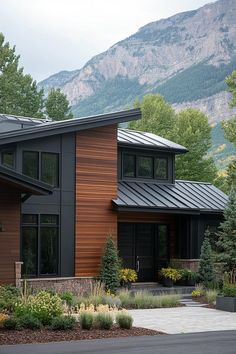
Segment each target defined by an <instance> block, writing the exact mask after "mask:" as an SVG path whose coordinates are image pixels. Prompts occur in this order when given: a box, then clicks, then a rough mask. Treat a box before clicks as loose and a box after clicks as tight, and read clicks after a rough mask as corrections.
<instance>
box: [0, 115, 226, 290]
mask: <svg viewBox="0 0 236 354" xmlns="http://www.w3.org/2000/svg"><path fill="white" fill-rule="evenodd" d="M140 118H141V113H140V110H139V109H133V110H128V111H122V112H115V113H110V114H104V115H99V116H91V117H86V118H75V119H72V120H67V121H61V122H45V121H43V120H36V119H31V118H23V117H14V116H6V115H0V283H14V282H15V281H19V278H20V263H19V262H21V261H22V262H23V264H22V270H21V272H22V278H25V277H26V278H28V279H32V280H31V281H32V283H34V284H37V285H38V284H41V285H42V284H43V285H45V283H48V284H50V287H51V286H52V283H53V282H57V283H60V282H65V281H67V280H68V281H69V282H70V284H71V283H72V282H74V283H78V284H80V283H82V282H84V281H85V280H86V279H91V277H95V276H96V275H97V274H98V272H99V268H100V261H101V256H102V253H103V248H104V244H105V242H106V239H107V236H108V234H112V235H113V237H114V239H115V240H117V246H118V249H119V252H120V256H121V257H122V259H123V262H124V266H126V267H131V268H133V269H136V270H137V271H138V280H139V281H143V282H151V281H156V280H157V279H158V270H159V269H160V268H161V267H163V266H165V265H167V264H168V262H169V260H170V259H178V260H180V261H181V262H183V264H185V266H187V267H190V268H195V267H196V266H197V262H198V258H199V254H200V247H201V244H202V240H203V238H204V232H205V230H206V228H207V227H211V228H214V227H217V226H218V224H219V222H220V221H221V219H222V211H223V209H224V205H225V203H226V201H227V196H226V195H225V194H224V193H223V192H221V191H220V190H219V189H217V188H216V187H214V186H213V185H211V184H209V183H203V182H192V181H178V180H175V155H176V154H184V153H187V150H186V148H184V147H183V146H181V145H178V144H175V143H174V142H171V141H169V140H166V139H164V138H161V137H159V136H157V135H154V134H150V133H145V132H138V131H132V130H127V129H119V128H118V124H119V123H122V122H128V121H131V120H135V119H140ZM68 284H69V283H68Z"/></svg>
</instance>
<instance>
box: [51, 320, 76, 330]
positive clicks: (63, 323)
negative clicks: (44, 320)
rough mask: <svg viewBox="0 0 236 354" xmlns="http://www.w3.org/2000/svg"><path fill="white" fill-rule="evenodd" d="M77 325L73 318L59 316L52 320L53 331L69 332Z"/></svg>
mask: <svg viewBox="0 0 236 354" xmlns="http://www.w3.org/2000/svg"><path fill="white" fill-rule="evenodd" d="M75 325H76V320H75V318H74V317H72V316H58V317H54V318H53V319H52V323H51V326H50V328H51V329H52V330H54V331H55V330H59V331H61V330H68V329H73V328H74V327H75Z"/></svg>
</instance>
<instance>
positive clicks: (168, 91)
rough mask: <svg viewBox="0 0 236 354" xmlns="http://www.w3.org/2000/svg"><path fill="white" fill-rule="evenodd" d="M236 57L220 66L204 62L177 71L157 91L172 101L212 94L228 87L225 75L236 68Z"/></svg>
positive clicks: (192, 99) (190, 99)
mask: <svg viewBox="0 0 236 354" xmlns="http://www.w3.org/2000/svg"><path fill="white" fill-rule="evenodd" d="M235 65H236V58H234V59H233V60H232V61H231V62H230V63H229V64H221V65H220V67H216V66H214V65H208V64H207V63H206V62H205V63H204V62H202V63H199V64H196V65H192V66H191V67H189V68H187V69H186V70H184V71H182V72H180V73H177V74H176V75H175V76H174V77H172V78H171V79H169V80H167V81H166V82H165V83H163V84H160V85H159V86H157V87H156V89H155V92H157V93H159V94H161V95H163V96H164V97H165V99H166V100H167V101H168V102H170V103H181V102H186V101H195V100H197V99H200V98H205V97H209V96H212V95H214V94H216V93H218V92H220V91H224V90H225V89H226V85H225V82H224V80H225V76H226V75H228V74H229V73H231V71H232V70H233V69H234V68H235Z"/></svg>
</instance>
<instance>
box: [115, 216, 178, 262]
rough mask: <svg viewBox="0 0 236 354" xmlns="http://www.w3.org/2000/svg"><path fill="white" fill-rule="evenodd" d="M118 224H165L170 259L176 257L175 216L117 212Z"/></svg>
mask: <svg viewBox="0 0 236 354" xmlns="http://www.w3.org/2000/svg"><path fill="white" fill-rule="evenodd" d="M118 222H133V223H139V222H140V223H156V224H167V225H168V226H169V244H170V258H175V257H176V252H177V237H176V231H177V229H176V216H175V215H171V214H159V213H138V212H137V213H132V212H128V213H127V212H119V214H118Z"/></svg>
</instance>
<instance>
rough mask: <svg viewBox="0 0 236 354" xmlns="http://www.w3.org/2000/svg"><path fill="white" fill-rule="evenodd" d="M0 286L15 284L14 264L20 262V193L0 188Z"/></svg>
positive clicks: (10, 188)
mask: <svg viewBox="0 0 236 354" xmlns="http://www.w3.org/2000/svg"><path fill="white" fill-rule="evenodd" d="M0 223H1V225H2V226H1V227H2V231H0V284H1V283H9V284H15V262H17V261H19V260H20V193H19V192H18V191H16V190H15V189H14V188H12V187H8V186H7V185H4V184H2V183H1V186H0Z"/></svg>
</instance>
